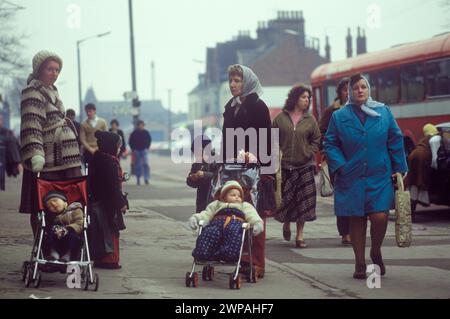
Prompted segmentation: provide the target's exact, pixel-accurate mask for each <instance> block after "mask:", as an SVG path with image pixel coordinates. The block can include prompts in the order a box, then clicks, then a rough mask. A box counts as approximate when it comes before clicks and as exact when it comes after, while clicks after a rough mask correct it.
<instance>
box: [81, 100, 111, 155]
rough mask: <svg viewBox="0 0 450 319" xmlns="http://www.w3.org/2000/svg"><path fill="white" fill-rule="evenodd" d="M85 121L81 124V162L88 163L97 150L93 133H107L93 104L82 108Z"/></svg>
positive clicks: (104, 122) (105, 125)
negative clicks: (85, 117)
mask: <svg viewBox="0 0 450 319" xmlns="http://www.w3.org/2000/svg"><path fill="white" fill-rule="evenodd" d="M84 110H85V111H86V115H87V119H86V120H84V122H83V123H81V129H80V140H81V144H82V145H83V149H84V150H83V162H84V164H87V163H89V161H90V160H91V158H92V156H93V155H94V153H95V151H96V150H97V149H98V145H97V138H96V137H95V132H97V131H102V132H106V131H108V125H107V124H106V121H105V120H104V119H102V118H101V117H99V116H98V115H97V108H96V107H95V104H92V103H89V104H86V106H85V107H84Z"/></svg>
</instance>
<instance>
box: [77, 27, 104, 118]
mask: <svg viewBox="0 0 450 319" xmlns="http://www.w3.org/2000/svg"><path fill="white" fill-rule="evenodd" d="M110 33H111V31H108V32H105V33H100V34H97V35H93V36H90V37H87V38H84V39H81V40H78V41H77V61H78V105H79V107H80V123H81V122H82V121H83V105H82V103H83V102H82V100H81V99H82V97H81V94H82V93H81V91H82V89H81V55H80V44H81V43H83V42H85V41H87V40H91V39H95V38H101V37H104V36H106V35H108V34H110Z"/></svg>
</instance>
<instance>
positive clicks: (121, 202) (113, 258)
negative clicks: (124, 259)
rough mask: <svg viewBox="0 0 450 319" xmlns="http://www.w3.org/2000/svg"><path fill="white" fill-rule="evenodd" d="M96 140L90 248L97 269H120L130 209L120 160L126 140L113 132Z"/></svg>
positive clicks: (91, 181) (91, 180)
mask: <svg viewBox="0 0 450 319" xmlns="http://www.w3.org/2000/svg"><path fill="white" fill-rule="evenodd" d="M95 137H96V138H97V143H98V150H97V151H96V152H95V153H94V156H93V157H92V159H91V161H90V162H89V168H90V170H89V189H90V193H91V203H90V210H91V211H90V213H91V227H90V228H89V232H90V235H89V240H90V243H89V247H90V248H91V251H92V256H93V259H94V266H95V267H99V268H107V269H119V268H121V265H120V253H119V237H120V231H122V230H124V229H125V224H124V220H123V214H125V212H126V210H127V209H128V201H127V198H126V196H125V195H124V194H123V193H122V182H123V172H122V169H121V167H120V162H119V159H118V158H117V155H118V154H119V152H120V147H121V145H122V141H121V139H120V136H119V135H117V134H115V133H111V132H103V131H97V132H96V133H95Z"/></svg>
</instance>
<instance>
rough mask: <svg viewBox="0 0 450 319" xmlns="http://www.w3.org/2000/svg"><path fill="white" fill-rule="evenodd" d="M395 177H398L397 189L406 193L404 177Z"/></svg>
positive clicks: (399, 175) (397, 174)
mask: <svg viewBox="0 0 450 319" xmlns="http://www.w3.org/2000/svg"><path fill="white" fill-rule="evenodd" d="M395 176H396V177H397V187H398V190H399V191H401V192H404V191H405V185H404V184H403V176H402V174H400V173H395Z"/></svg>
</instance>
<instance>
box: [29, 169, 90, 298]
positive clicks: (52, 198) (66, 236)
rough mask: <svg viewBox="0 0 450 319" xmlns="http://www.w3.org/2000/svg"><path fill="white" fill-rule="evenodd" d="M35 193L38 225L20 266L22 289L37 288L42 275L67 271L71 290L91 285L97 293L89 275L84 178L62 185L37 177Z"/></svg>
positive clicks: (86, 287) (65, 182) (70, 180)
mask: <svg viewBox="0 0 450 319" xmlns="http://www.w3.org/2000/svg"><path fill="white" fill-rule="evenodd" d="M37 193H38V198H39V210H40V212H39V214H38V219H39V224H38V226H37V230H36V236H35V238H34V243H33V248H32V251H31V256H30V259H29V260H27V261H25V262H23V265H22V280H23V281H24V283H25V287H28V286H29V285H30V284H31V283H33V285H34V287H35V288H38V287H39V285H40V283H41V272H54V271H61V272H62V271H67V272H68V273H70V274H75V276H74V277H71V278H73V279H75V283H74V287H77V288H83V289H84V290H88V288H89V286H91V285H92V286H93V290H95V291H96V290H97V289H98V285H99V278H98V275H97V274H95V273H93V271H92V261H91V258H90V253H89V245H88V239H87V228H88V225H89V216H88V215H87V198H88V196H87V180H86V176H81V177H77V178H73V179H69V180H64V181H54V180H44V179H41V178H39V177H38V179H37ZM69 203H70V204H69ZM63 267H64V268H63ZM67 282H69V278H68V280H67Z"/></svg>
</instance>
